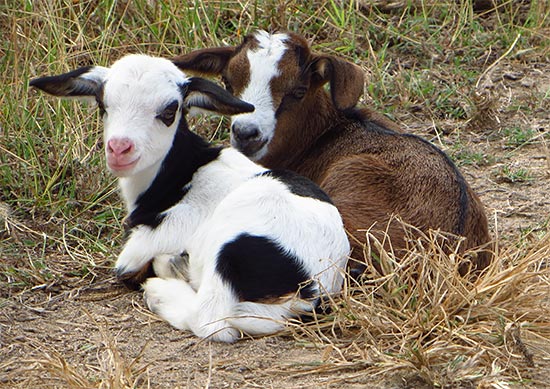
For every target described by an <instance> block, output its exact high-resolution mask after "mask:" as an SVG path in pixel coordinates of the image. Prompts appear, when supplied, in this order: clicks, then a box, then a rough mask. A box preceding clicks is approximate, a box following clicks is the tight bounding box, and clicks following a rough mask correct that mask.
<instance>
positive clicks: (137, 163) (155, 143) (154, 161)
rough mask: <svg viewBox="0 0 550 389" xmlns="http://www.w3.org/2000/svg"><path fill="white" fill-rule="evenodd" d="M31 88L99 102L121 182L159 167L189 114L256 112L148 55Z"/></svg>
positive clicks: (36, 83) (109, 161)
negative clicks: (125, 178)
mask: <svg viewBox="0 0 550 389" xmlns="http://www.w3.org/2000/svg"><path fill="white" fill-rule="evenodd" d="M30 85H31V86H34V87H36V88H39V89H41V90H43V91H45V92H47V93H50V94H52V95H55V96H61V97H74V98H81V99H91V100H94V99H95V100H96V102H97V104H98V106H99V109H100V111H101V114H102V116H103V121H104V143H105V154H106V156H107V166H108V168H109V170H110V171H111V172H112V173H113V174H115V175H116V176H119V177H128V176H133V175H134V174H137V173H139V172H141V171H144V170H146V169H150V168H155V167H158V166H160V163H161V161H162V160H163V159H164V157H165V156H166V154H167V153H168V151H169V150H170V148H171V146H172V142H173V139H174V135H175V133H176V131H177V130H178V128H180V126H182V125H183V126H185V129H187V123H186V121H185V117H184V115H185V113H186V112H187V111H188V110H192V109H193V108H197V109H199V110H207V111H212V112H215V113H220V114H226V115H234V114H238V113H243V112H250V111H253V110H254V107H253V106H252V105H250V104H247V103H245V102H244V101H241V100H239V99H237V98H235V97H234V96H232V95H231V94H230V93H228V92H227V91H226V90H224V89H223V88H221V87H219V86H217V85H216V84H214V83H212V82H210V81H207V80H204V79H201V78H196V77H191V78H188V77H186V76H185V74H183V73H182V72H181V71H180V70H179V69H178V68H177V67H176V66H174V64H173V63H172V62H170V61H169V60H166V59H162V58H155V57H149V56H146V55H128V56H125V57H123V58H121V59H120V60H118V61H116V62H115V63H114V64H113V65H112V66H111V67H110V68H106V67H101V66H88V67H82V68H79V69H77V70H74V71H72V72H69V73H65V74H61V75H57V76H50V77H42V78H37V79H34V80H32V81H31V82H30Z"/></svg>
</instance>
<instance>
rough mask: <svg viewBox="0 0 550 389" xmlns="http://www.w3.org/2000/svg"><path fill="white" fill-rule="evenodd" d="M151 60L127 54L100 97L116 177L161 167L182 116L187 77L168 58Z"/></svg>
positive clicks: (111, 71)
mask: <svg viewBox="0 0 550 389" xmlns="http://www.w3.org/2000/svg"><path fill="white" fill-rule="evenodd" d="M151 59H152V58H150V57H145V56H129V57H125V58H122V59H121V60H119V61H117V62H115V64H113V66H112V67H111V68H110V69H109V71H108V73H107V77H105V78H104V80H103V82H102V89H100V93H98V95H97V96H96V98H97V102H98V105H99V107H100V110H101V113H102V116H103V121H104V144H105V154H106V157H107V166H108V168H109V170H110V171H111V172H112V173H113V174H115V175H117V176H130V175H133V174H137V173H139V172H141V171H143V170H144V169H148V168H150V167H158V165H159V164H160V162H161V161H162V160H163V159H164V157H165V156H166V154H167V153H168V151H169V150H170V148H171V146H172V141H173V138H174V134H175V132H176V130H177V127H178V123H179V121H180V120H181V115H182V114H183V112H182V106H183V96H182V93H181V92H180V90H181V88H180V85H183V84H185V82H186V78H185V76H184V75H183V74H182V73H181V72H177V71H175V70H177V69H175V68H174V67H173V66H170V65H171V64H170V63H169V61H166V60H162V59H159V58H156V59H155V60H154V61H151ZM178 73H179V74H178Z"/></svg>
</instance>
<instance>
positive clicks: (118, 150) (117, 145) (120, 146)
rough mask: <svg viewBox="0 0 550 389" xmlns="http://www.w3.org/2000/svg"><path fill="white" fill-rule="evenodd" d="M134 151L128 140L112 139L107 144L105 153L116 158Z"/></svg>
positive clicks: (132, 144) (132, 143)
mask: <svg viewBox="0 0 550 389" xmlns="http://www.w3.org/2000/svg"><path fill="white" fill-rule="evenodd" d="M133 150H134V142H132V141H131V140H130V139H128V138H113V139H111V140H109V142H107V152H108V153H111V154H114V155H116V156H119V155H124V154H128V153H130V152H132V151H133Z"/></svg>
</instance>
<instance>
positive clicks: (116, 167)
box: [107, 157, 139, 176]
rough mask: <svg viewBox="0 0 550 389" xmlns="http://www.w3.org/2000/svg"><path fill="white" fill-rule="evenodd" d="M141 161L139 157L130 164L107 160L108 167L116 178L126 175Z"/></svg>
mask: <svg viewBox="0 0 550 389" xmlns="http://www.w3.org/2000/svg"><path fill="white" fill-rule="evenodd" d="M138 161H139V157H136V158H134V159H133V160H131V161H130V162H127V161H117V160H110V159H109V158H107V167H108V168H109V170H110V171H111V172H112V173H113V174H114V175H116V176H120V175H124V174H125V173H127V172H128V171H130V170H131V169H133V168H134V167H135V166H136V165H137V163H138Z"/></svg>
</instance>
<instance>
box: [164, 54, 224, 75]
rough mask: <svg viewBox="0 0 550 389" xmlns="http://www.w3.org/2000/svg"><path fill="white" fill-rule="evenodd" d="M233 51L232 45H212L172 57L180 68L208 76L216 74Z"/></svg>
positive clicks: (219, 72) (221, 70) (221, 69)
mask: <svg viewBox="0 0 550 389" xmlns="http://www.w3.org/2000/svg"><path fill="white" fill-rule="evenodd" d="M234 52H235V48H234V47H214V48H210V49H200V50H195V51H192V52H190V53H188V54H184V55H181V56H179V57H176V58H174V59H172V62H173V63H174V64H175V65H176V66H177V67H178V68H180V69H181V70H186V71H189V72H193V73H199V74H204V75H210V76H217V75H219V74H221V73H222V72H223V69H224V68H225V66H226V65H227V63H228V62H229V59H230V58H231V56H232V55H233V53H234Z"/></svg>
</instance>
